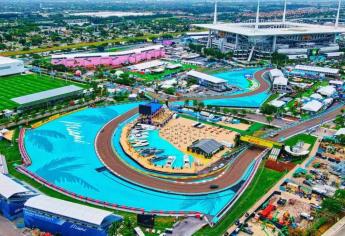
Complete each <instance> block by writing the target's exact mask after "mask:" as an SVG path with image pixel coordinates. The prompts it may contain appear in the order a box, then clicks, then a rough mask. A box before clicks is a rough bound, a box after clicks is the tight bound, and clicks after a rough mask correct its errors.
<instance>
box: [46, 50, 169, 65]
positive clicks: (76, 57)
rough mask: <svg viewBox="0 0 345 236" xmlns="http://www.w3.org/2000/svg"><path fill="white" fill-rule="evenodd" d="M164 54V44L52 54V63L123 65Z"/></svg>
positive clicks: (156, 57)
mask: <svg viewBox="0 0 345 236" xmlns="http://www.w3.org/2000/svg"><path fill="white" fill-rule="evenodd" d="M164 56H165V49H164V47H163V46H162V45H154V46H149V47H144V48H137V49H132V50H127V51H119V52H101V53H77V54H62V55H52V64H54V65H64V66H66V67H78V66H80V67H90V68H93V67H96V66H101V65H103V66H111V67H122V66H126V65H130V64H136V63H140V62H143V61H148V60H153V59H158V58H161V57H164Z"/></svg>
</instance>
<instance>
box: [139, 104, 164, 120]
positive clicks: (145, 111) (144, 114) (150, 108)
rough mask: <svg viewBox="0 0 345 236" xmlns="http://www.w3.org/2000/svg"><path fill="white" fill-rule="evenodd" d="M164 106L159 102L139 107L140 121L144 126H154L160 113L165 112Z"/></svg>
mask: <svg viewBox="0 0 345 236" xmlns="http://www.w3.org/2000/svg"><path fill="white" fill-rule="evenodd" d="M162 108H163V105H162V104H160V103H159V102H157V101H152V102H149V103H146V104H140V105H139V114H140V120H141V122H142V123H144V124H152V120H153V118H154V117H155V116H157V115H159V113H162V112H164V110H163V109H162Z"/></svg>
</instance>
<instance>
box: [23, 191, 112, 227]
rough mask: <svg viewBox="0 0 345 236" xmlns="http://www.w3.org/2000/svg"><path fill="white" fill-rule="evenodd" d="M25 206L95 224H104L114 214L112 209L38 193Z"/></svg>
mask: <svg viewBox="0 0 345 236" xmlns="http://www.w3.org/2000/svg"><path fill="white" fill-rule="evenodd" d="M25 207H30V208H33V209H37V210H41V211H45V212H49V213H51V214H56V215H60V216H64V217H69V218H72V219H76V220H79V221H83V222H86V223H90V224H94V225H102V223H103V221H104V220H105V218H107V217H109V216H112V215H113V214H112V213H111V212H110V211H105V210H101V209H97V208H93V207H88V206H84V205H80V204H76V203H72V202H68V201H64V200H60V199H57V198H52V197H48V196H45V195H38V196H36V197H32V198H30V199H29V200H28V201H27V202H26V203H25Z"/></svg>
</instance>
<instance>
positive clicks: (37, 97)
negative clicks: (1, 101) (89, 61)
mask: <svg viewBox="0 0 345 236" xmlns="http://www.w3.org/2000/svg"><path fill="white" fill-rule="evenodd" d="M81 90H83V89H82V88H81V87H78V86H75V85H69V86H65V87H61V88H57V89H51V90H47V91H43V92H39V93H34V94H30V95H26V96H22V97H17V98H12V99H11V100H12V101H14V102H16V103H18V104H20V105H25V104H29V103H35V102H38V101H43V100H47V99H51V98H55V97H57V96H61V95H65V94H70V93H74V92H77V91H81Z"/></svg>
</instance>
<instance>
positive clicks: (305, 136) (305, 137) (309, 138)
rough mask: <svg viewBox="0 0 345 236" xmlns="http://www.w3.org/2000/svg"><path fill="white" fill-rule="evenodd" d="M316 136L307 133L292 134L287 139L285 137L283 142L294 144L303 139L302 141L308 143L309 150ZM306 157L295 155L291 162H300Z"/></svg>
mask: <svg viewBox="0 0 345 236" xmlns="http://www.w3.org/2000/svg"><path fill="white" fill-rule="evenodd" d="M316 140H317V138H316V137H314V136H311V135H308V134H298V135H296V136H293V137H291V138H289V139H287V140H286V141H285V142H284V144H285V145H286V146H294V145H296V144H297V143H298V142H299V141H303V142H304V143H308V144H310V147H309V149H308V150H309V151H311V150H312V149H313V147H314V145H315V143H316ZM305 158H306V157H296V158H293V159H292V162H293V163H295V164H301V163H302V162H303V161H304V160H305Z"/></svg>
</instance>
